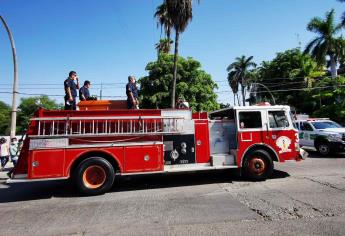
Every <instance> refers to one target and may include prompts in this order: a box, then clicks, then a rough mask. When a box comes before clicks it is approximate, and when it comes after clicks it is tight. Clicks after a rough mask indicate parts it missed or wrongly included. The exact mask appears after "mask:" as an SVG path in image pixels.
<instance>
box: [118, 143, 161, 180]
mask: <svg viewBox="0 0 345 236" xmlns="http://www.w3.org/2000/svg"><path fill="white" fill-rule="evenodd" d="M162 149H163V145H155V146H133V147H125V165H124V169H125V172H126V173H128V172H145V171H159V170H162V168H163V158H162Z"/></svg>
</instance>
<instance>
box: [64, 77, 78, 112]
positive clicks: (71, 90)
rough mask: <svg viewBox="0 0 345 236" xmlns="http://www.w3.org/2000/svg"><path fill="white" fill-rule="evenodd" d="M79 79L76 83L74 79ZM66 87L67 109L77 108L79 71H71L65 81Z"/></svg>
mask: <svg viewBox="0 0 345 236" xmlns="http://www.w3.org/2000/svg"><path fill="white" fill-rule="evenodd" d="M75 80H76V81H77V83H75V82H74V81H75ZM64 87H65V110H73V111H75V110H77V101H76V98H77V89H79V79H78V77H77V72H75V71H71V72H69V74H68V78H67V79H66V80H65V81H64Z"/></svg>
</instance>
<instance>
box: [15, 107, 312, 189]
mask: <svg viewBox="0 0 345 236" xmlns="http://www.w3.org/2000/svg"><path fill="white" fill-rule="evenodd" d="M298 141H299V140H298V131H297V130H296V129H295V128H294V126H293V122H292V119H291V116H290V108H289V107H288V106H270V105H264V106H247V107H239V106H238V107H237V106H235V107H231V108H226V109H222V110H218V111H214V112H209V113H206V112H194V113H193V112H192V111H191V110H188V109H180V110H178V109H176V110H172V109H162V110H157V109H156V110H153V109H152V110H151V109H148V110H146V109H142V110H125V109H119V110H115V109H114V110H97V109H95V110H88V109H85V110H80V111H47V110H43V109H40V110H39V111H38V112H37V114H36V116H35V117H34V118H32V119H31V123H30V125H29V129H28V131H27V137H26V139H25V141H24V145H23V148H22V151H21V153H20V157H19V161H18V164H17V166H16V168H15V171H14V173H13V175H12V180H11V181H12V182H18V181H23V180H26V181H28V180H29V181H33V180H42V179H46V180H49V179H72V180H73V181H74V183H75V185H76V186H77V187H78V189H79V190H80V191H81V192H82V193H84V194H87V195H96V194H102V193H104V192H106V191H108V190H109V189H110V188H111V187H112V185H113V183H114V179H115V178H116V176H118V175H133V174H135V175H137V174H153V173H165V172H182V171H197V170H215V169H232V168H236V169H240V170H241V171H242V173H243V175H244V176H246V177H247V178H250V179H252V180H264V179H266V178H268V177H269V176H270V175H271V174H272V171H273V168H274V164H273V163H274V161H276V162H285V161H287V160H295V161H300V160H301V159H303V158H304V157H305V155H304V154H303V153H301V152H300V151H301V150H300V148H299V144H298ZM11 181H10V182H11Z"/></svg>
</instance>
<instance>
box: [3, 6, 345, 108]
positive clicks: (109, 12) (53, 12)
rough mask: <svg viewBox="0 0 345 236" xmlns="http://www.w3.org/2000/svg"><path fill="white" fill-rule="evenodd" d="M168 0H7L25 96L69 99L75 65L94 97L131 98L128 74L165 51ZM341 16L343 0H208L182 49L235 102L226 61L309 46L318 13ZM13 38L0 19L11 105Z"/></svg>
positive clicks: (223, 98)
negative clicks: (158, 15)
mask: <svg viewBox="0 0 345 236" xmlns="http://www.w3.org/2000/svg"><path fill="white" fill-rule="evenodd" d="M161 3H162V0H122V1H120V0H97V1H96V0H0V15H2V16H3V17H4V18H5V20H6V21H7V24H8V25H9V27H10V28H11V30H12V33H13V37H14V40H15V45H16V49H17V57H18V64H19V65H18V66H19V92H20V93H22V94H21V95H20V97H28V96H32V94H47V95H49V96H50V97H51V98H53V99H55V100H56V101H57V102H59V103H62V102H63V94H64V90H63V81H64V80H65V79H66V77H67V76H68V72H69V71H71V70H75V71H77V73H78V75H79V78H80V80H81V82H83V81H84V80H90V81H91V83H92V87H91V89H90V91H91V94H92V95H99V94H100V90H101V88H102V94H103V96H104V99H125V98H126V97H125V84H126V81H127V77H128V75H135V76H136V77H137V78H140V77H142V76H145V75H147V71H145V66H146V65H147V63H148V62H150V61H154V60H155V59H156V57H157V52H156V50H155V46H154V45H155V43H157V42H158V41H159V38H160V35H161V31H160V28H157V23H156V19H155V18H154V17H153V15H154V12H155V10H156V7H157V6H158V5H160V4H161ZM332 8H333V9H335V11H336V20H337V22H339V21H340V16H341V14H342V12H344V11H345V4H342V3H339V2H337V1H336V0H289V1H286V0H241V1H239V0H237V1H235V0H201V1H200V4H197V1H195V4H194V6H193V20H192V22H191V23H190V24H189V25H188V28H187V29H186V31H185V32H184V33H183V34H182V35H181V37H180V47H179V53H180V55H181V56H183V57H187V56H190V57H193V58H194V59H196V60H198V61H200V62H201V65H202V69H203V70H205V71H206V72H207V73H209V74H210V75H211V76H212V78H213V80H214V81H216V82H217V84H218V86H219V89H218V90H216V91H215V92H216V93H217V94H218V101H219V102H222V103H231V104H232V103H233V101H232V97H233V96H232V94H231V92H230V88H229V85H228V83H227V80H226V77H227V72H226V67H227V66H228V65H229V64H231V63H232V62H233V61H234V59H235V58H236V57H239V56H241V55H246V56H254V61H255V62H256V63H258V64H260V63H261V62H262V61H267V60H271V59H272V58H274V56H275V54H276V53H277V52H281V51H285V50H287V49H291V48H295V47H298V46H299V45H301V47H302V48H304V46H305V45H306V44H307V43H308V42H309V41H310V40H311V39H312V38H313V37H315V35H314V34H313V33H311V32H308V31H307V30H306V25H307V24H308V22H309V21H310V19H311V18H312V17H315V16H320V17H323V18H324V16H325V13H326V12H327V11H329V10H331V9H332ZM12 81H13V65H12V53H11V47H10V42H9V40H8V36H7V33H6V31H5V29H4V27H2V25H0V100H1V101H4V102H6V103H8V104H11V99H12V95H11V94H10V93H11V91H12Z"/></svg>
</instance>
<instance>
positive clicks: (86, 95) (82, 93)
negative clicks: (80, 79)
mask: <svg viewBox="0 0 345 236" xmlns="http://www.w3.org/2000/svg"><path fill="white" fill-rule="evenodd" d="M90 86H91V83H90V81H88V80H85V82H84V86H83V87H81V88H80V89H79V100H80V101H86V100H90V92H89V88H90Z"/></svg>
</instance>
